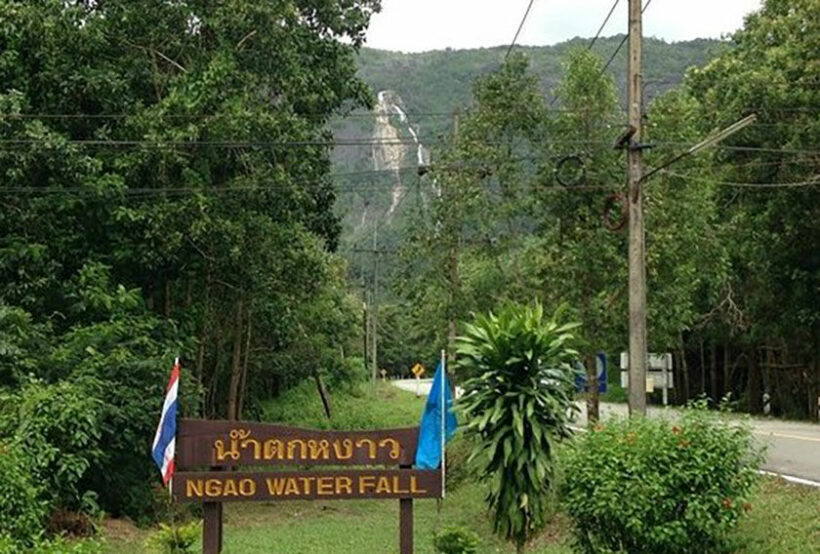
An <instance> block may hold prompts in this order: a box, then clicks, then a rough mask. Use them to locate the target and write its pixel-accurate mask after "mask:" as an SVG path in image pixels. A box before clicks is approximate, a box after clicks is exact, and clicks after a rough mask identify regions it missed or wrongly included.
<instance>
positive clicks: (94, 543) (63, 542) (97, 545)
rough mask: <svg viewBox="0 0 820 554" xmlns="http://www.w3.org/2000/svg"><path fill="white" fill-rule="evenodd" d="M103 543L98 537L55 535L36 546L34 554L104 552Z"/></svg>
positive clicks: (97, 553)
mask: <svg viewBox="0 0 820 554" xmlns="http://www.w3.org/2000/svg"><path fill="white" fill-rule="evenodd" d="M103 552H105V548H103V543H102V542H101V541H99V540H97V539H82V540H74V539H72V540H69V539H66V538H64V537H55V538H53V539H50V540H47V541H43V542H41V543H39V544H38V545H37V546H35V547H34V549H33V550H32V554H103Z"/></svg>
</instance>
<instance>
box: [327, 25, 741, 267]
mask: <svg viewBox="0 0 820 554" xmlns="http://www.w3.org/2000/svg"><path fill="white" fill-rule="evenodd" d="M624 38H625V37H624V36H623V35H616V36H613V37H608V38H601V39H599V40H597V41H596V42H595V45H594V46H593V48H592V51H593V52H594V53H596V54H597V55H599V56H600V57H601V58H602V59H603V60H604V61H606V60H609V59H610V57H611V56H612V54H613V53H615V52H616V51H618V46H619V44H621V42H622V41H623V39H624ZM589 42H590V40H589V39H587V38H575V39H572V40H570V41H566V42H562V43H559V44H556V45H553V46H538V47H517V48H516V51H521V52H523V53H524V54H525V55H526V56H527V58H528V60H529V63H530V70H531V71H532V73H533V74H534V75H536V76H537V77H538V85H539V89H540V90H541V93H542V94H543V95H544V97H545V98H547V99H548V102H549V105H550V107H551V108H552V109H560V108H561V105H562V103H561V99H560V98H556V97H555V95H554V89H555V87H556V85H557V84H558V83H559V82H560V80H561V78H562V76H563V75H564V69H565V64H566V60H567V56H568V54H569V53H570V52H572V51H573V50H577V49H583V48H586V47H587V45H588V44H589ZM727 48H728V43H726V42H722V41H717V40H711V39H696V40H692V41H685V42H675V43H667V42H665V41H662V40H658V39H651V38H650V39H646V40H645V42H644V56H645V60H644V63H645V86H644V90H645V91H646V95H647V98H652V97H654V96H657V95H658V94H659V93H660V92H663V91H665V90H669V89H670V88H672V87H674V86H675V85H677V84H678V83H680V82H681V81H682V80H683V77H684V75H685V74H686V71H687V69H688V68H690V67H696V66H702V65H704V64H705V63H706V62H707V61H708V60H709V59H710V58H711V57H713V56H715V55H717V54H718V53H720V52H722V51H724V50H726V49H727ZM506 51H507V48H506V47H504V46H498V47H495V48H477V49H467V50H451V49H447V50H435V51H430V52H421V53H402V52H390V51H386V50H375V49H371V48H363V49H362V50H361V51H360V53H359V55H358V67H359V76H360V77H361V78H362V80H364V81H365V82H366V83H368V84H369V85H370V86H371V87H372V89H373V91H374V94H377V93H379V92H380V91H391V94H390V95H389V96H388V97H386V98H385V97H384V96H383V97H382V100H383V102H382V103H381V104H380V103H379V99H378V98H376V99H375V100H376V107H375V109H374V110H373V111H372V112H366V111H356V112H353V113H352V114H351V115H350V116H349V117H347V118H345V119H344V120H343V121H340V122H337V123H336V125H335V135H336V139H337V140H338V141H340V142H342V144H338V145H337V147H336V149H335V151H334V154H333V160H334V169H335V172H336V173H337V174H339V175H340V176H339V177H337V185H338V187H339V193H340V194H339V201H338V203H337V210H338V213H339V214H340V215H341V216H342V225H343V226H342V244H343V245H346V246H347V247H348V248H352V247H353V246H352V245H354V244H356V245H358V246H357V248H358V247H361V246H362V245H363V244H364V241H365V239H364V237H365V235H367V241H368V243H369V245H370V247H372V233H373V226H374V224H375V223H377V222H378V224H379V226H380V227H381V233H382V237H381V238H380V239H379V242H380V244H382V245H386V246H387V247H393V246H395V244H397V242H398V235H397V233H396V222H397V220H401V219H402V218H403V217H404V218H406V217H417V216H418V214H419V208H420V206H419V205H418V204H419V202H420V201H422V200H421V196H422V195H423V191H421V190H418V189H417V187H418V188H421V187H423V186H425V185H423V184H420V183H419V177H418V175H417V172H416V171H414V169H413V168H415V167H416V166H417V165H418V146H417V145H416V143H415V140H414V138H415V137H417V138H418V140H419V142H420V143H421V146H422V149H423V150H424V151H425V156H427V154H428V153H429V152H430V150H431V149H434V148H435V147H436V146H437V145H438V143H439V142H440V140H441V136H442V134H443V133H447V132H449V129H450V128H451V126H452V122H453V112H454V110H456V109H459V110H461V111H462V113H466V112H467V111H469V108H470V106H471V105H472V103H473V97H472V96H473V93H472V86H473V83H474V81H475V79H476V78H478V77H480V76H482V75H486V74H488V73H490V72H493V71H496V70H498V69H499V68H500V67H501V65H502V63H503V61H504V56H505V54H506ZM625 52H626V49H625V48H621V49H620V51H618V54H617V55H616V56H615V57H614V58H613V59H612V63H611V64H610V65H609V67H608V68H607V69H606V72H607V74H608V75H610V76H612V77H613V78H614V79H615V82H616V84H617V86H618V88H619V89H620V97H621V100H622V101H623V98H624V97H625V95H624V76H625V75H626V54H625ZM385 102H386V104H385ZM396 108H398V109H401V110H403V111H404V112H405V114H406V119H404V120H402V118H401V117H399V116H398V114H397V112H396ZM379 109H383V110H384V111H385V112H386V113H388V114H389V117H385V118H382V120H379V119H378V118H377V113H378V110H379ZM411 129H412V131H413V133H415V136H414V135H413V134H412V133H411V132H410V130H411ZM385 138H391V139H392V140H393V141H394V142H395V143H390V144H387V145H383V144H378V145H373V144H371V142H372V141H374V140H376V139H379V140H382V141H383V140H384V139H385ZM425 160H428V161H429V156H427V157H426V158H425ZM433 161H435V160H433ZM402 168H409V169H408V170H404V169H402ZM405 196H407V198H404V197H405ZM399 200H401V201H402V202H401V204H400V205H398V207H397V204H398V201H399ZM391 207H392V210H391ZM350 259H351V261H352V262H353V265H354V268H358V266H359V265H360V262H359V260H360V258H359V257H353V258H350ZM357 273H358V271H357Z"/></svg>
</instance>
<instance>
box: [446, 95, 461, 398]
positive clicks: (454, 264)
mask: <svg viewBox="0 0 820 554" xmlns="http://www.w3.org/2000/svg"><path fill="white" fill-rule="evenodd" d="M460 120H461V113H460V111H459V110H458V108H456V109H455V111H454V112H453V147H455V148H457V147H458V134H459V124H460V122H461V121H460ZM450 238H451V239H452V240H453V243H452V244H451V245H450V252H449V253H448V257H447V266H448V267H447V270H448V273H449V275H448V277H449V280H450V294H449V300H450V302H449V304H450V306H449V308H450V309H449V313H448V314H447V318H448V321H447V352H448V353H449V354H448V361H449V362H450V363H449V364H447V365H448V366H449V365H450V364H452V362H453V361H454V360H455V348H453V343H454V342H455V340H456V315H455V305H456V289H457V288H458V246H457V243H458V240H459V237H457V236H456V237H450ZM450 381H451V382H452V381H453V380H452V379H450Z"/></svg>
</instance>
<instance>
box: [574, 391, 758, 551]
mask: <svg viewBox="0 0 820 554" xmlns="http://www.w3.org/2000/svg"><path fill="white" fill-rule="evenodd" d="M565 454H566V455H565V456H564V457H563V458H562V461H563V462H564V464H563V471H564V482H563V489H564V491H563V494H564V504H565V506H566V509H567V512H568V513H569V514H570V516H571V517H572V519H573V522H574V524H575V532H576V538H577V542H578V545H579V546H580V548H581V550H582V551H584V552H589V553H594V552H598V553H602V552H647V553H676V552H680V553H685V552H692V553H694V552H722V551H725V550H727V540H728V539H729V531H730V530H731V529H732V528H734V526H735V525H736V524H737V521H738V518H740V517H741V516H742V515H743V513H744V511H746V510H748V509H749V508H750V506H749V504H748V503H747V502H748V500H749V498H750V493H751V492H752V490H753V485H754V483H755V481H756V480H757V477H758V475H757V471H756V470H757V467H758V464H759V463H760V461H761V457H760V452H758V451H756V450H755V447H754V446H753V442H752V435H751V430H750V427H749V426H746V425H742V424H739V423H738V422H737V421H736V420H731V421H728V420H720V419H718V418H717V417H716V416H711V415H709V414H707V413H706V412H705V405H703V404H701V405H700V406H699V407H698V408H696V409H689V410H685V411H684V413H683V415H682V417H681V419H680V421H669V420H666V419H659V418H637V419H629V420H618V421H610V422H607V423H606V424H605V425H599V426H597V427H595V428H593V429H592V430H591V431H590V432H589V433H585V434H584V435H583V436H578V437H576V439H575V441H573V443H572V444H571V445H569V447H568V448H567V451H566V453H565Z"/></svg>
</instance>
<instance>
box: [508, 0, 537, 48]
mask: <svg viewBox="0 0 820 554" xmlns="http://www.w3.org/2000/svg"><path fill="white" fill-rule="evenodd" d="M533 2H535V0H530V3H529V4H527V10H526V11H525V12H524V17H522V18H521V23H519V24H518V30H517V31H516V32H515V36H514V37H513V39H512V42H511V43H510V47H509V48H507V53H506V54H504V59H505V60H506V59H507V58H508V57H509V55H510V52H512V49H513V46H515V43H516V41H517V40H518V34H519V33H520V32H521V29H523V28H524V22H525V21H527V16H528V15H529V14H530V8H532V4H533Z"/></svg>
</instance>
